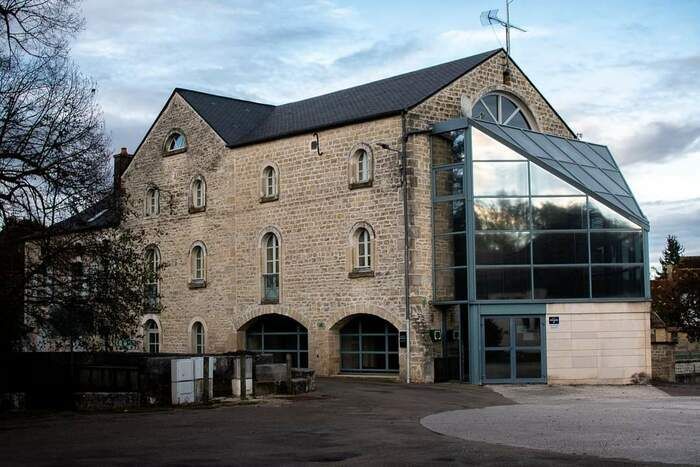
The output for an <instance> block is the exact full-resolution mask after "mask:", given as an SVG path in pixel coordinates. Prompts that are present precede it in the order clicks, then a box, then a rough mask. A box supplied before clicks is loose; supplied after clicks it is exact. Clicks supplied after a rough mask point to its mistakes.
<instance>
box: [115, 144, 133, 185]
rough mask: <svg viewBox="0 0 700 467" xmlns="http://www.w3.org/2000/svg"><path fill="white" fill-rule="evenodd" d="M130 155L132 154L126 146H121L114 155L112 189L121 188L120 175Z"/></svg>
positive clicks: (127, 163)
mask: <svg viewBox="0 0 700 467" xmlns="http://www.w3.org/2000/svg"><path fill="white" fill-rule="evenodd" d="M131 157H132V155H131V154H129V151H127V149H126V148H122V150H121V151H120V152H119V154H115V155H114V191H119V190H121V188H122V183H121V177H122V175H123V174H124V171H125V170H126V168H127V167H129V163H130V162H131Z"/></svg>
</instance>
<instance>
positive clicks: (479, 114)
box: [472, 101, 493, 122]
mask: <svg viewBox="0 0 700 467" xmlns="http://www.w3.org/2000/svg"><path fill="white" fill-rule="evenodd" d="M472 117H474V118H478V119H479V120H486V121H487V122H492V121H493V118H491V115H490V114H489V113H488V111H487V110H486V107H485V106H484V104H482V103H481V101H479V102H477V103H476V104H475V105H474V107H472Z"/></svg>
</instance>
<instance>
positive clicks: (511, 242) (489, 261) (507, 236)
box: [475, 232, 530, 265]
mask: <svg viewBox="0 0 700 467" xmlns="http://www.w3.org/2000/svg"><path fill="white" fill-rule="evenodd" d="M475 240H476V250H475V253H476V264H479V265H482V264H483V265H500V264H530V234H529V233H527V232H513V233H509V232H508V233H503V232H498V233H490V232H489V233H487V232H477V233H476V239H475Z"/></svg>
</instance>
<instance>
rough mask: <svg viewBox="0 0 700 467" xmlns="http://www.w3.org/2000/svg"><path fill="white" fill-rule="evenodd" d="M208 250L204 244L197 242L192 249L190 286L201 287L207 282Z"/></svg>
mask: <svg viewBox="0 0 700 467" xmlns="http://www.w3.org/2000/svg"><path fill="white" fill-rule="evenodd" d="M206 257H207V251H206V249H205V248H204V244H203V243H201V242H197V243H196V244H195V245H194V246H193V247H192V250H191V251H190V261H191V264H190V269H191V274H190V277H191V281H190V287H192V288H199V287H204V286H205V284H206V272H207V271H206V267H207V258H206Z"/></svg>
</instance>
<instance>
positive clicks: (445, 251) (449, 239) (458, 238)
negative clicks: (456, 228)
mask: <svg viewBox="0 0 700 467" xmlns="http://www.w3.org/2000/svg"><path fill="white" fill-rule="evenodd" d="M433 248H434V251H435V258H434V265H435V268H437V269H443V268H451V267H454V266H466V265H467V235H466V234H452V235H441V236H436V237H434V240H433Z"/></svg>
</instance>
